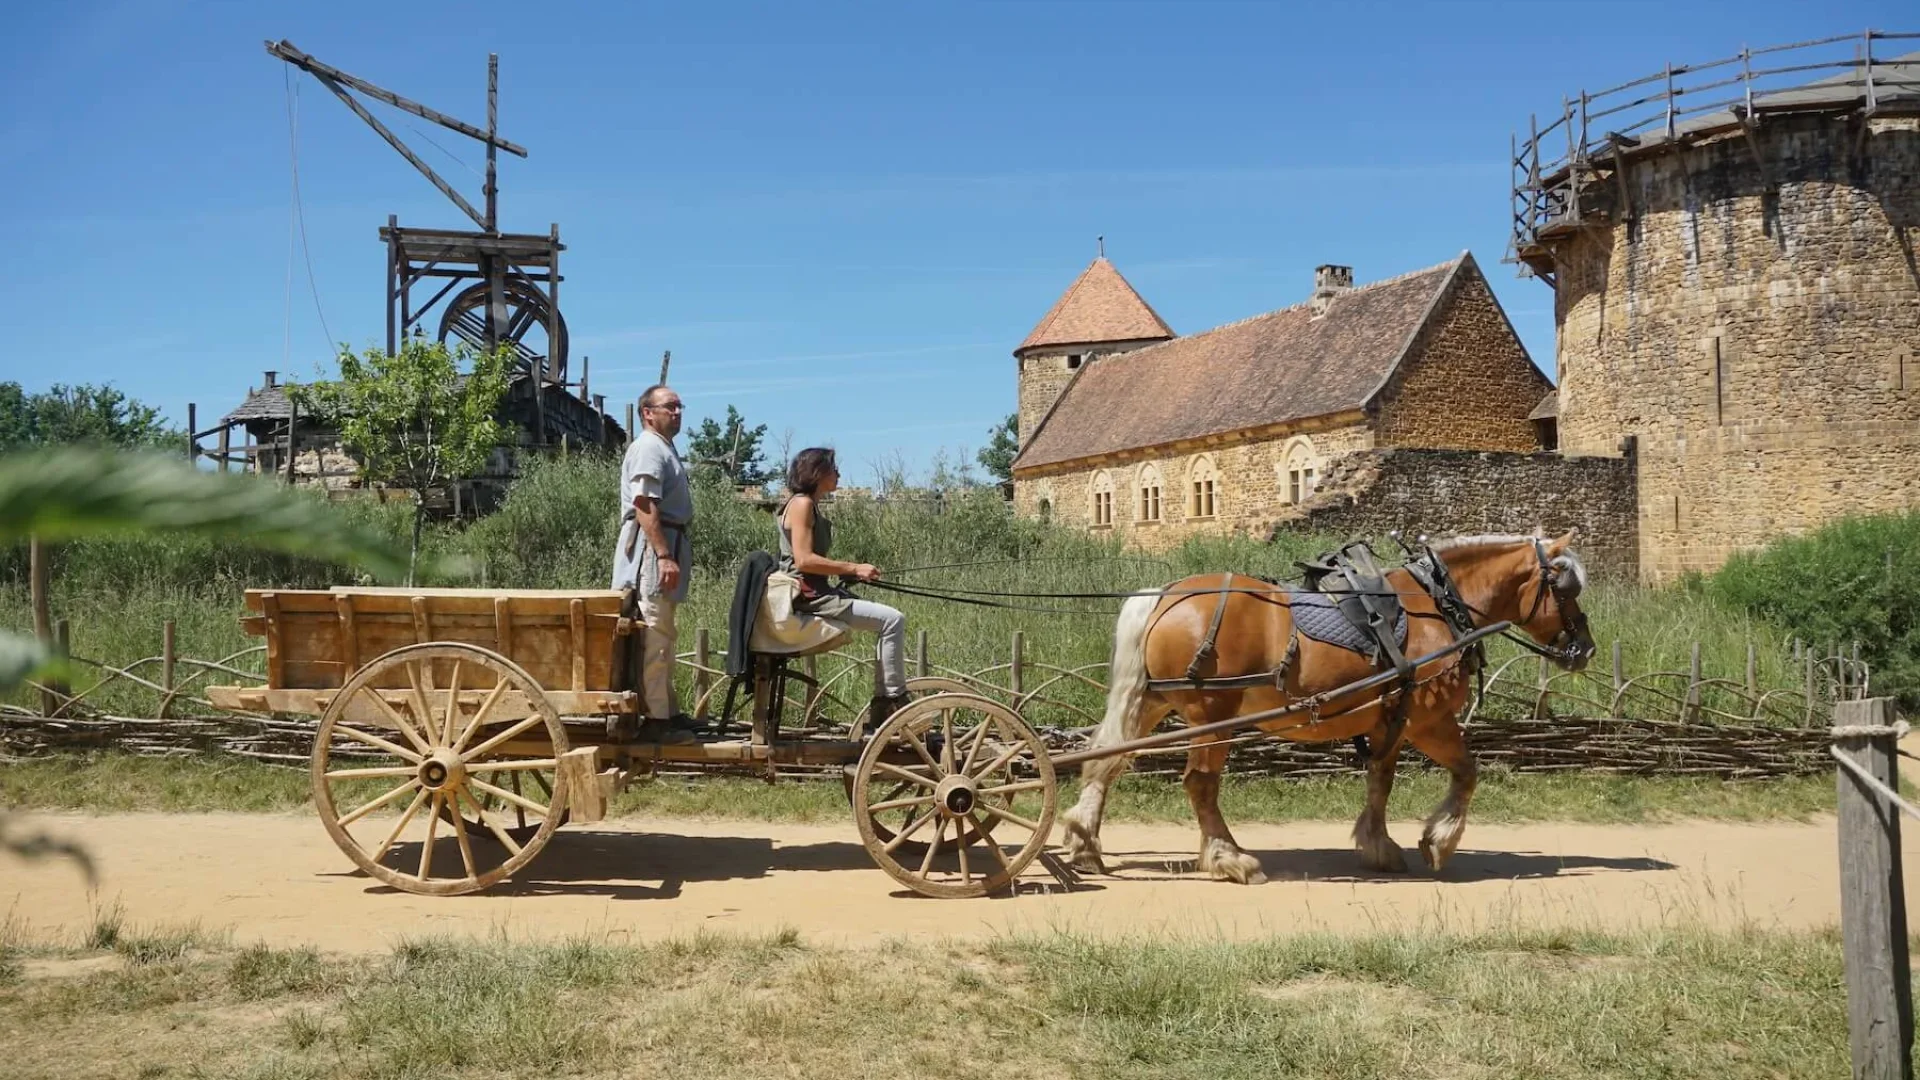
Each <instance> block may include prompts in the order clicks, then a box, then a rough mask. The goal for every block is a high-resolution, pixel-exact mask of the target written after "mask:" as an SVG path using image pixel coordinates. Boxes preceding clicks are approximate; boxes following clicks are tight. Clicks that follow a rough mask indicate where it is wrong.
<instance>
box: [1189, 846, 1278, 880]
mask: <svg viewBox="0 0 1920 1080" xmlns="http://www.w3.org/2000/svg"><path fill="white" fill-rule="evenodd" d="M1200 869H1202V870H1205V871H1206V872H1207V876H1209V877H1211V878H1213V880H1215V881H1231V882H1233V883H1235V884H1237V885H1265V884H1266V883H1267V875H1266V871H1265V870H1264V869H1263V868H1262V867H1261V865H1260V860H1259V859H1257V858H1255V857H1253V856H1252V855H1249V854H1247V853H1246V852H1244V851H1241V850H1240V849H1238V848H1231V847H1227V846H1226V845H1225V844H1221V845H1219V846H1217V847H1216V846H1213V845H1211V844H1210V845H1208V846H1207V847H1205V848H1202V849H1201V851H1200Z"/></svg>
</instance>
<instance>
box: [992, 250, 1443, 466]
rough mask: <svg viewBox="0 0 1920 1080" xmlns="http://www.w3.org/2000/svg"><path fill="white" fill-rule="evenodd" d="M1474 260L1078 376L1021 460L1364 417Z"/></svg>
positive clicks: (1028, 462) (1054, 460)
mask: <svg viewBox="0 0 1920 1080" xmlns="http://www.w3.org/2000/svg"><path fill="white" fill-rule="evenodd" d="M1463 273H1465V274H1471V275H1473V276H1476V277H1478V276H1479V275H1480V271H1479V267H1478V266H1477V265H1476V264H1475V263H1474V261H1473V256H1472V255H1471V254H1468V253H1467V252H1461V254H1460V255H1459V256H1458V257H1457V258H1455V259H1453V260H1451V261H1449V262H1445V263H1442V264H1440V265H1439V266H1434V267H1429V268H1427V269H1425V270H1417V271H1414V272H1413V273H1410V274H1403V275H1401V276H1400V277H1397V278H1390V279H1388V280H1385V281H1378V282H1373V283H1371V284H1368V285H1362V286H1359V287H1358V288H1354V289H1352V290H1349V291H1347V292H1343V293H1341V294H1339V295H1338V296H1336V297H1335V298H1334V300H1333V303H1332V306H1331V307H1329V308H1328V309H1327V311H1326V313H1325V314H1324V315H1322V316H1320V317H1319V318H1315V317H1314V314H1313V308H1312V305H1311V304H1310V303H1303V304H1296V305H1294V306H1293V307H1289V308H1283V309H1281V310H1279V311H1273V312H1269V313H1267V314H1265V315H1256V316H1254V317H1253V318H1251V319H1246V320H1243V321H1241V322H1237V323H1230V324H1228V325H1226V326H1222V327H1218V328H1216V329H1213V330H1208V331H1206V332H1204V333H1199V334H1193V335H1190V336H1188V337H1183V338H1175V339H1174V340H1172V341H1168V342H1163V343H1161V344H1158V345H1149V346H1147V347H1145V348H1142V349H1136V350H1134V351H1132V352H1127V353H1121V354H1119V355H1117V356H1111V357H1107V358H1104V359H1101V360H1098V361H1096V362H1094V363H1091V364H1088V365H1086V366H1084V367H1082V368H1081V369H1080V370H1079V372H1078V374H1076V375H1075V376H1074V379H1073V381H1072V382H1070V383H1068V384H1067V387H1066V389H1065V390H1064V391H1063V392H1062V393H1061V395H1060V397H1059V399H1058V400H1057V401H1055V402H1054V405H1053V408H1052V410H1050V411H1049V412H1048V413H1047V415H1046V417H1045V418H1044V419H1043V420H1042V421H1041V422H1040V424H1039V426H1038V427H1037V428H1036V429H1035V430H1034V432H1033V436H1032V438H1030V439H1029V440H1028V441H1027V445H1026V446H1025V447H1023V448H1022V449H1021V451H1020V455H1019V457H1017V458H1016V459H1015V460H1014V463H1013V464H1014V468H1016V469H1029V468H1037V467H1040V466H1043V465H1054V464H1058V463H1060V462H1065V461H1073V460H1076V459H1079V458H1086V457H1092V456H1094V455H1097V454H1109V453H1117V452H1120V451H1125V450H1134V449H1139V448H1143V447H1149V446H1161V445H1164V444H1167V443H1172V442H1178V441H1181V440H1184V439H1195V438H1203V437H1205V436H1209V435H1220V434H1225V433H1227V432H1233V431H1242V430H1245V429H1248V428H1257V427H1265V426H1267V425H1270V424H1279V423H1287V422H1291V421H1295V420H1305V419H1308V418H1310V417H1315V416H1325V415H1328V414H1330V413H1340V412H1348V411H1351V410H1355V409H1360V408H1363V407H1365V406H1366V405H1367V404H1368V403H1369V402H1370V401H1371V400H1372V399H1373V396H1374V395H1375V394H1376V393H1378V392H1379V391H1380V389H1381V388H1382V387H1383V386H1385V385H1386V382H1387V379H1388V377H1389V376H1391V375H1392V374H1393V372H1394V369H1395V368H1396V367H1398V365H1399V363H1400V359H1401V357H1402V356H1403V355H1405V353H1406V352H1407V349H1408V348H1409V346H1411V345H1412V343H1413V340H1414V336H1415V334H1416V333H1418V331H1419V330H1420V329H1421V327H1422V326H1424V325H1425V324H1426V322H1427V320H1428V318H1429V317H1430V315H1431V314H1432V313H1433V312H1434V310H1435V309H1436V307H1437V306H1438V304H1439V302H1440V300H1441V298H1442V296H1443V295H1444V294H1445V293H1446V291H1447V289H1448V288H1449V286H1450V285H1451V283H1452V282H1453V280H1454V279H1455V277H1456V276H1458V275H1461V274H1463Z"/></svg>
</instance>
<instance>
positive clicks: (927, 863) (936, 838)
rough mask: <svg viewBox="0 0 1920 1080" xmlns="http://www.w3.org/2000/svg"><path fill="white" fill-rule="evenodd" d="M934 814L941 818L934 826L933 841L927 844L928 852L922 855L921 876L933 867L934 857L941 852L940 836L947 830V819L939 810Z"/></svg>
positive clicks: (924, 875)
mask: <svg viewBox="0 0 1920 1080" xmlns="http://www.w3.org/2000/svg"><path fill="white" fill-rule="evenodd" d="M933 816H934V817H936V818H938V819H939V820H938V821H936V822H935V823H934V826H933V842H932V843H930V844H928V845H927V853H926V854H925V855H922V856H921V857H920V876H921V877H926V876H927V871H928V870H931V869H932V868H933V857H934V856H935V855H938V854H939V853H940V838H941V837H942V836H944V835H946V832H947V819H946V818H945V817H944V816H942V815H941V813H940V812H939V811H938V810H936V811H934V812H933Z"/></svg>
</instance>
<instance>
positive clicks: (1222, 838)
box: [1181, 742, 1267, 885]
mask: <svg viewBox="0 0 1920 1080" xmlns="http://www.w3.org/2000/svg"><path fill="white" fill-rule="evenodd" d="M1228 751H1229V747H1228V746H1226V745H1225V744H1223V743H1217V742H1207V743H1201V744H1199V745H1196V746H1194V747H1193V748H1192V749H1191V750H1188V751H1187V772H1186V775H1185V776H1183V777H1182V778H1181V786H1182V787H1185V788H1186V789H1187V802H1188V803H1190V804H1191V805H1192V806H1193V816H1194V820H1196V821H1198V822H1199V823H1200V869H1201V870H1203V871H1205V872H1206V873H1207V874H1208V875H1210V876H1211V877H1213V879H1214V880H1216V881H1237V882H1239V883H1240V884H1242V885H1259V884H1261V883H1262V882H1264V881H1266V880H1267V875H1266V873H1265V871H1263V870H1262V869H1261V867H1260V860H1259V859H1257V858H1254V857H1253V856H1252V855H1249V854H1247V852H1246V851H1244V850H1242V849H1241V847H1240V845H1239V844H1238V843H1237V842H1235V840H1234V839H1233V830H1231V829H1229V828H1227V819H1226V818H1225V817H1223V816H1222V815H1221V813H1220V778H1221V777H1222V776H1223V775H1224V774H1225V773H1226V769H1227V753H1228Z"/></svg>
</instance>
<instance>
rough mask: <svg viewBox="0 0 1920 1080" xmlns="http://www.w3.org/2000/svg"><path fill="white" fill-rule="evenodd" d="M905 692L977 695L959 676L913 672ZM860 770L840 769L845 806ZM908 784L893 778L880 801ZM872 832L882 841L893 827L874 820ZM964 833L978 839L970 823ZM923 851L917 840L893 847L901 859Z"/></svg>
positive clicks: (863, 718) (859, 724) (857, 726)
mask: <svg viewBox="0 0 1920 1080" xmlns="http://www.w3.org/2000/svg"><path fill="white" fill-rule="evenodd" d="M907 693H909V694H912V695H913V696H915V697H917V698H919V697H928V696H931V695H933V694H967V695H969V696H978V694H977V692H976V691H975V690H974V689H973V688H972V687H970V686H968V685H967V684H966V683H963V682H961V681H960V680H959V679H949V678H947V677H946V676H944V675H916V676H914V677H912V678H910V679H908V680H907ZM872 710H873V703H872V702H868V703H867V705H866V708H863V709H861V710H860V715H859V716H856V717H854V720H853V730H854V731H855V732H859V731H861V730H862V729H864V728H865V727H866V726H867V714H868V713H869V712H871V711H872ZM859 772H860V770H859V769H858V768H857V767H856V766H853V765H849V766H847V767H846V768H844V769H841V770H840V787H841V789H842V790H844V791H845V792H846V793H847V805H848V806H852V805H853V780H854V777H855V776H857V775H859ZM909 786H910V784H909V782H908V781H906V780H895V781H894V782H893V784H892V785H891V789H890V790H889V791H888V792H887V793H886V794H885V795H883V796H882V799H883V801H884V800H889V799H897V798H899V797H900V796H901V795H903V794H905V793H906V791H907V788H908V787H909ZM995 797H996V798H1000V799H1002V800H1003V802H1004V801H1005V800H1006V797H1005V796H995ZM1005 808H1006V807H1005V806H1002V809H1005ZM895 824H899V822H897V821H896V822H895ZM873 834H874V836H876V837H878V838H879V840H880V842H881V843H883V844H884V843H887V842H888V841H890V840H892V839H893V830H892V829H890V828H888V827H887V824H886V822H884V821H881V820H879V819H875V821H874V823H873ZM965 835H966V837H967V838H968V839H967V842H968V843H972V842H973V841H974V839H977V836H976V835H975V834H974V832H973V827H972V826H967V832H966V834H965ZM926 850H927V845H926V844H924V843H922V842H920V841H918V840H908V841H906V842H905V843H903V844H901V845H900V846H899V847H898V848H896V849H895V853H896V854H898V855H900V856H901V857H902V858H914V859H917V858H919V857H920V856H921V855H924V854H926Z"/></svg>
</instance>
